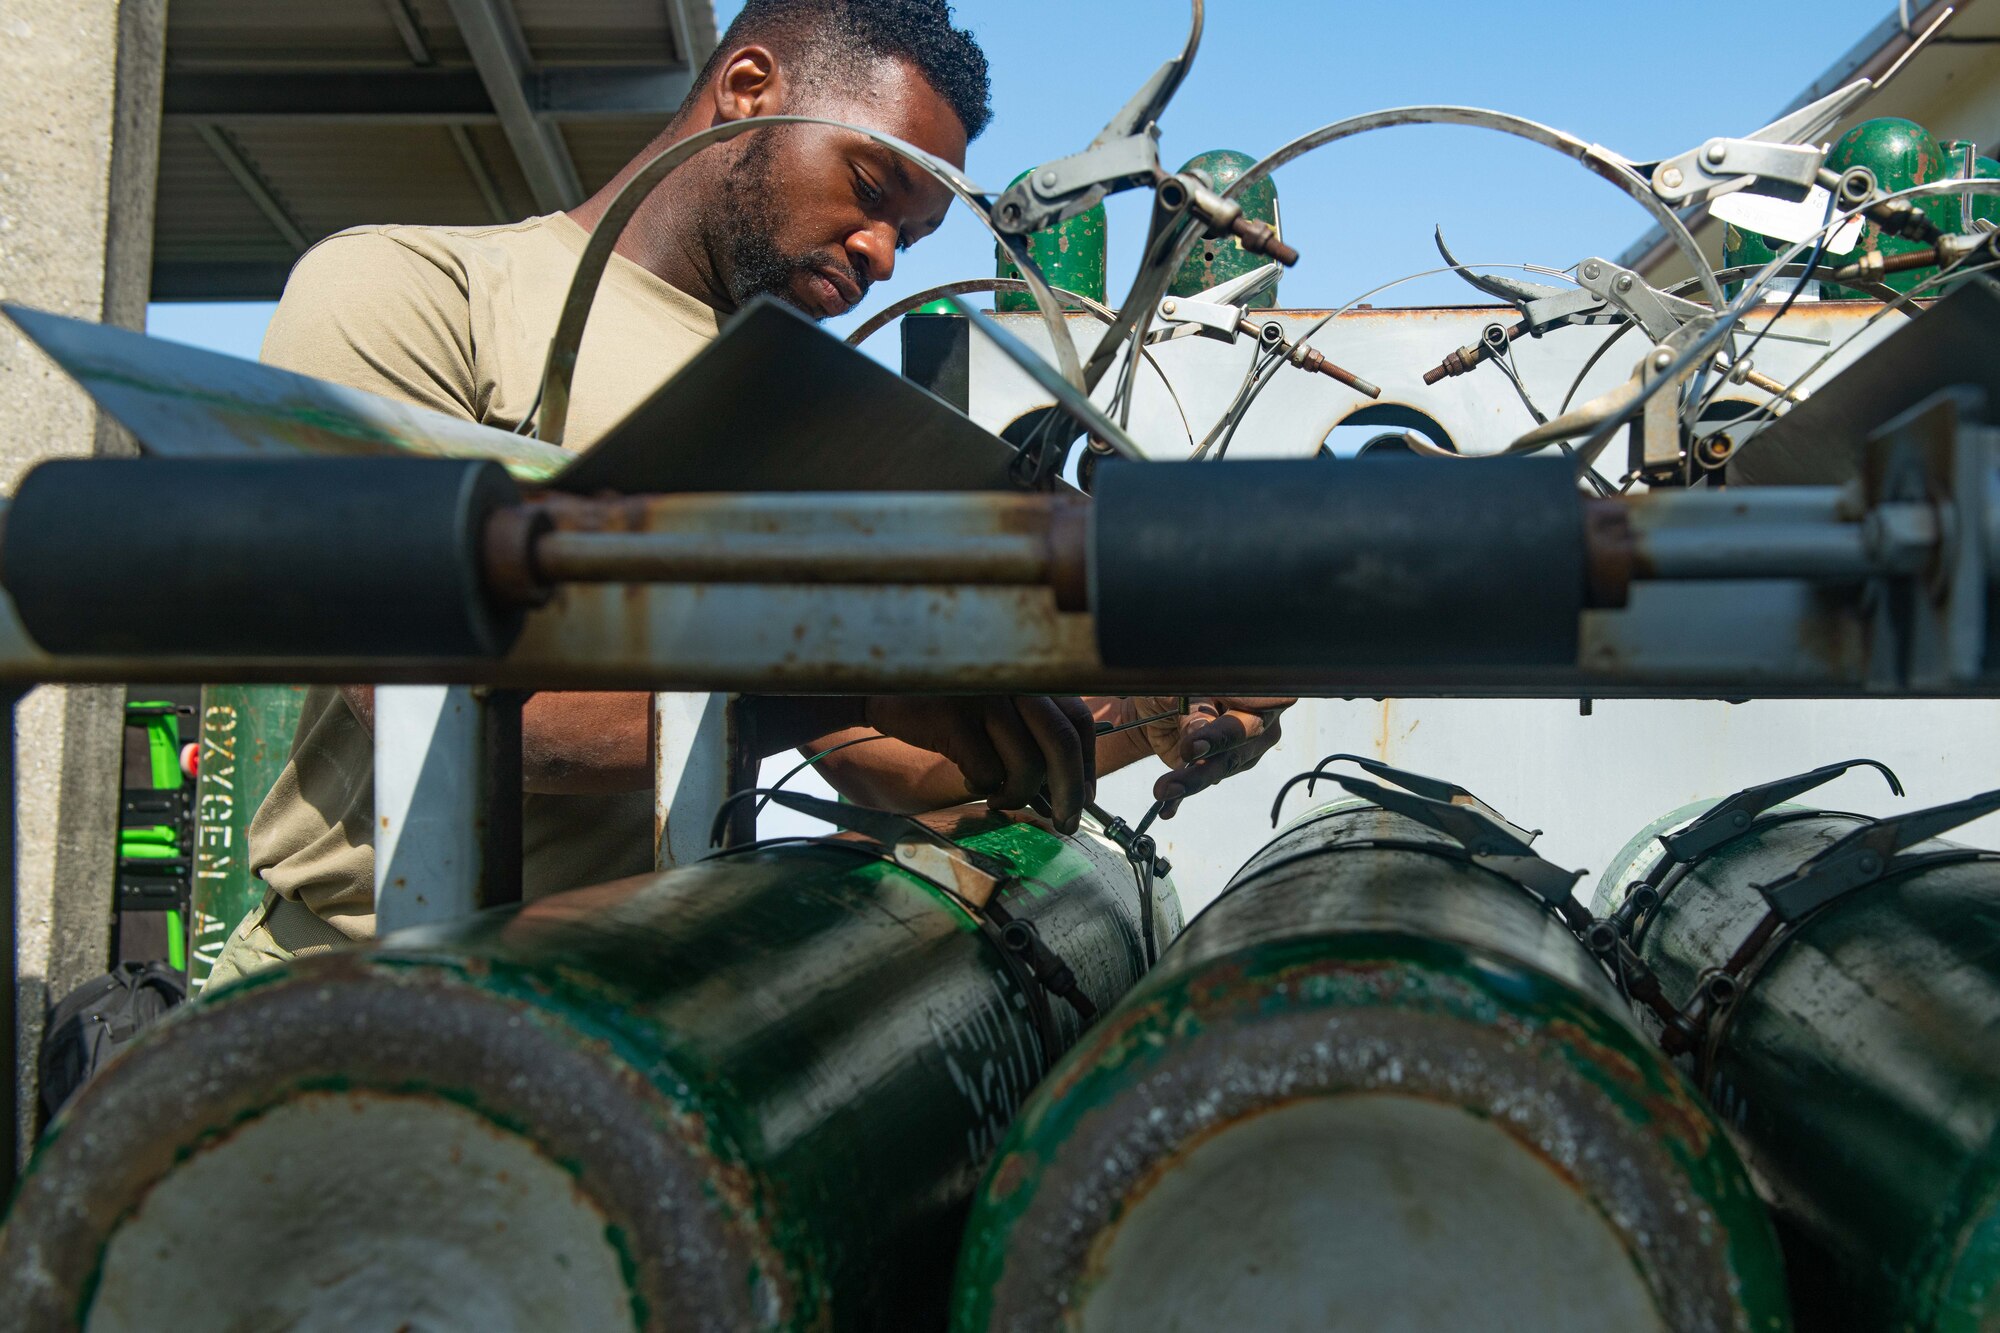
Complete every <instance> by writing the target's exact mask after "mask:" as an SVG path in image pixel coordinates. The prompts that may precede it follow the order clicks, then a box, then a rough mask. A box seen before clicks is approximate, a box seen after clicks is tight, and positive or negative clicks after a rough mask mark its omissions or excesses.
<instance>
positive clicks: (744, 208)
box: [708, 128, 867, 319]
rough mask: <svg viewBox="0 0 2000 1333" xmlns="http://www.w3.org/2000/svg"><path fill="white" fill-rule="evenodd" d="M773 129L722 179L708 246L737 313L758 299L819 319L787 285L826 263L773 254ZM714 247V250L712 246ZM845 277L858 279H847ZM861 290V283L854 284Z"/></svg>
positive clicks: (753, 140) (746, 148)
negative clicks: (721, 258)
mask: <svg viewBox="0 0 2000 1333" xmlns="http://www.w3.org/2000/svg"><path fill="white" fill-rule="evenodd" d="M780 133H781V131H780V130H778V129H775V128H773V129H767V130H764V131H762V132H760V133H758V134H755V135H752V136H751V137H750V141H749V142H748V143H746V144H745V145H744V147H743V152H742V154H741V155H740V156H738V158H737V159H736V163H735V165H734V167H733V168H732V169H731V170H730V171H729V172H728V174H727V175H726V176H725V177H724V179H723V185H722V190H721V193H720V198H719V200H718V203H717V206H716V208H715V209H714V210H713V212H711V214H710V216H709V218H708V223H709V237H710V244H711V245H712V246H714V247H715V248H716V249H717V250H719V251H720V252H721V253H723V254H726V255H727V256H728V263H729V272H728V274H727V276H726V278H725V282H724V285H725V286H726V288H727V290H728V292H729V298H730V300H732V301H734V302H735V303H736V307H737V308H738V309H739V310H740V309H742V308H743V306H745V305H746V304H748V303H749V302H750V301H751V300H752V299H753V298H755V297H758V296H775V297H777V298H778V299H779V300H780V301H783V302H785V303H786V304H787V305H790V306H793V307H796V308H798V309H801V310H805V312H806V313H807V314H808V315H811V316H812V317H813V318H814V319H823V318H825V316H823V315H822V314H820V312H818V311H817V310H811V309H808V308H806V307H805V306H804V305H802V304H801V303H800V299H799V296H798V294H797V292H796V290H795V289H794V287H793V283H794V282H795V281H796V280H797V278H798V277H799V275H800V274H802V273H818V272H820V271H821V270H822V269H824V268H825V266H826V260H825V259H824V258H823V257H822V256H820V255H818V254H804V255H788V254H785V253H784V252H783V251H782V250H780V249H779V248H778V243H777V239H776V238H777V234H778V213H779V208H778V202H777V199H778V190H777V188H776V187H777V171H776V160H777V137H778V135H779V134H780ZM717 242H719V243H720V244H719V245H717V244H716V243H717ZM848 276H850V277H854V278H856V281H857V283H859V278H858V275H855V274H853V273H852V272H851V271H850V273H849V275H848ZM859 285H861V286H862V287H864V288H865V287H866V285H867V284H866V283H859Z"/></svg>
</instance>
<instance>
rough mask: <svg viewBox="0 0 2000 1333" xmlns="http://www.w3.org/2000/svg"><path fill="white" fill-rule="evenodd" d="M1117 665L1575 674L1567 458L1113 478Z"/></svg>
mask: <svg viewBox="0 0 2000 1333" xmlns="http://www.w3.org/2000/svg"><path fill="white" fill-rule="evenodd" d="M1095 500H1096V504H1095V530H1094V533H1093V536H1092V542H1091V561H1092V567H1091V605H1092V606H1093V607H1094V608H1095V609H1096V614H1097V636H1098V650H1099V652H1100V653H1101V654H1102V656H1103V658H1104V662H1105V664H1106V665H1107V666H1112V667H1162V666H1185V667H1188V668H1193V669H1200V668H1222V669H1229V668H1238V667H1241V668H1257V667H1272V668H1289V667H1317V668H1329V667H1342V666H1354V667H1421V666H1436V667H1452V666H1482V667H1492V666H1569V665H1574V664H1575V662H1576V657H1577V633H1578V617H1579V615H1580V613H1581V612H1582V610H1583V603H1584V585H1585V548H1584V520H1583V503H1582V497H1581V496H1580V494H1579V493H1578V491H1577V489H1576V482H1575V480H1574V474H1573V473H1572V471H1571V468H1570V464H1569V463H1568V461H1567V460H1564V459H1560V458H1552V459H1539V458H1537V459H1506V460H1498V459H1496V460H1466V461H1463V462H1459V461H1445V460H1432V459H1404V458H1388V459H1359V460H1354V461H1340V462H1335V461H1330V460H1323V459H1310V460H1300V461H1296V462H1291V461H1285V462H1254V461H1244V462H1234V463H1220V464H1214V465H1209V464H1165V463H1162V464H1121V465H1115V466H1111V467H1106V468H1103V469H1102V470H1100V472H1099V474H1098V477H1097V483H1096V490H1095Z"/></svg>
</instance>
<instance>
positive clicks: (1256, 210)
mask: <svg viewBox="0 0 2000 1333" xmlns="http://www.w3.org/2000/svg"><path fill="white" fill-rule="evenodd" d="M1256 165H1257V159H1256V158H1254V157H1251V156H1250V155H1249V154H1248V153H1239V152H1236V151H1234V150H1233V149H1228V148H1218V149H1215V150H1213V151H1211V152H1206V153H1200V154H1197V155H1196V156H1194V157H1192V158H1190V159H1189V160H1188V162H1187V165H1185V166H1183V167H1182V168H1181V170H1182V171H1199V172H1201V173H1202V174H1203V175H1205V176H1207V177H1208V179H1209V180H1210V182H1212V183H1213V185H1214V187H1215V191H1216V193H1217V194H1221V193H1223V192H1225V191H1227V190H1228V189H1229V187H1230V186H1232V185H1234V184H1236V182H1237V181H1239V180H1241V179H1242V178H1243V175H1244V173H1245V172H1247V171H1249V170H1250V168H1251V167H1254V166H1256ZM1237 202H1238V203H1240V204H1242V205H1243V213H1244V216H1246V217H1249V218H1251V219H1253V220H1255V221H1257V222H1263V223H1267V224H1269V226H1270V227H1271V228H1272V229H1273V230H1274V231H1276V232H1278V233H1279V234H1280V235H1281V236H1282V235H1283V233H1284V226H1283V223H1282V220H1281V219H1280V217H1279V213H1278V183H1277V181H1275V180H1273V179H1272V178H1271V177H1269V176H1266V177H1264V179H1262V180H1260V181H1258V182H1257V183H1256V184H1255V185H1252V186H1251V187H1250V188H1249V189H1247V190H1245V191H1244V192H1243V194H1242V196H1241V197H1240V198H1239V199H1238V200H1237ZM1269 262H1270V261H1269V260H1267V259H1264V258H1263V257H1262V256H1259V255H1253V254H1250V253H1249V252H1248V251H1246V250H1244V248H1243V242H1241V241H1239V240H1237V239H1236V238H1235V237H1233V236H1224V237H1220V238H1217V237H1204V238H1203V239H1202V240H1201V242H1200V243H1199V244H1197V245H1196V246H1195V248H1194V249H1193V251H1191V252H1190V253H1189V255H1188V257H1187V259H1186V260H1184V261H1183V262H1182V264H1181V266H1180V268H1179V269H1178V270H1176V271H1175V273H1174V280H1173V283H1172V285H1171V286H1169V287H1168V289H1167V292H1168V295H1170V296H1194V295H1196V294H1197V293H1200V292H1205V291H1207V290H1208V289H1209V288H1211V287H1218V286H1220V285H1222V284H1223V283H1225V282H1228V281H1229V280H1230V279H1231V278H1239V277H1241V276H1243V275H1244V274H1245V273H1249V272H1251V271H1253V270H1255V269H1259V268H1262V267H1263V266H1264V265H1265V264H1267V263H1269ZM1277 304H1278V284H1277V282H1276V281H1273V282H1272V283H1271V285H1270V286H1269V287H1267V288H1265V289H1263V291H1261V292H1260V293H1258V294H1256V295H1255V296H1253V297H1252V299H1251V301H1250V307H1251V308H1252V309H1255V310H1271V309H1275V308H1276V307H1277Z"/></svg>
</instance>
